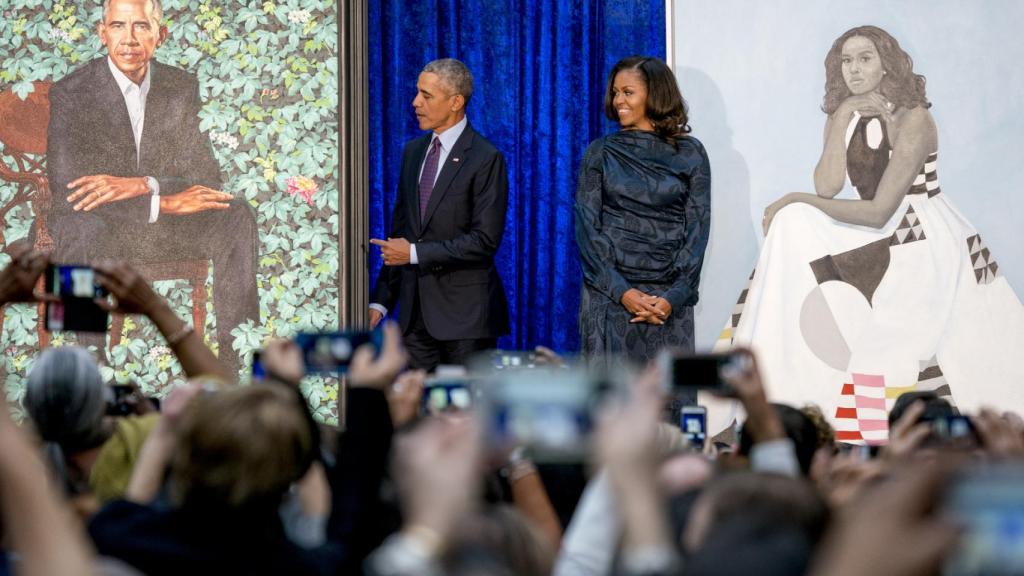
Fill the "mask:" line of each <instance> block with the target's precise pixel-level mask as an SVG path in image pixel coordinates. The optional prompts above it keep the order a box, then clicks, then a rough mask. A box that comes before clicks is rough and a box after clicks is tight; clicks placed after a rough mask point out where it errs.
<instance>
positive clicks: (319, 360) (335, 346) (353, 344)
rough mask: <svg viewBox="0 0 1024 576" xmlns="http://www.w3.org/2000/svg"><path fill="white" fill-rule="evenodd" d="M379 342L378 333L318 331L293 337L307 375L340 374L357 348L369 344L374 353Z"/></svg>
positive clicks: (344, 370) (379, 333)
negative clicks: (300, 351) (299, 350)
mask: <svg viewBox="0 0 1024 576" xmlns="http://www.w3.org/2000/svg"><path fill="white" fill-rule="evenodd" d="M381 340H382V336H381V332H380V330H374V331H373V332H321V333H303V334H299V335H297V336H296V337H295V344H297V345H298V346H299V348H300V349H301V350H302V358H303V361H304V363H305V365H306V373H307V374H324V373H337V374H344V373H346V372H348V365H349V363H351V362H352V355H353V354H355V351H356V350H358V349H359V347H360V346H362V345H363V344H370V345H372V346H373V348H374V350H375V353H376V351H379V350H380V346H381Z"/></svg>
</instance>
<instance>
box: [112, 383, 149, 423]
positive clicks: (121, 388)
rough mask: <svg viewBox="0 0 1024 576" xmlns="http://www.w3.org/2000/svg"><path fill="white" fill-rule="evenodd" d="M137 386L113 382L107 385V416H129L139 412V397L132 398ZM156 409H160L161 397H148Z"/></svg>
mask: <svg viewBox="0 0 1024 576" xmlns="http://www.w3.org/2000/svg"><path fill="white" fill-rule="evenodd" d="M136 389H137V385H136V386H129V385H127V384H111V385H109V386H107V389H106V393H105V399H106V401H107V416H129V415H131V414H135V413H136V412H137V408H138V403H139V401H140V400H139V399H137V398H132V397H131V396H132V393H133V392H134V391H135V390H136ZM145 400H148V401H149V403H150V404H152V405H153V407H154V408H155V409H156V410H160V399H159V398H157V397H155V396H150V397H148V398H146V399H145Z"/></svg>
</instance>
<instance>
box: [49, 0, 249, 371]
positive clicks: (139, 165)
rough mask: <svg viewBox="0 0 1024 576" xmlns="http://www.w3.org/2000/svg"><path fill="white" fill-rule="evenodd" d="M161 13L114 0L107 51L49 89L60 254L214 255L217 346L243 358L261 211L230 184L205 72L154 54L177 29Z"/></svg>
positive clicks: (144, 259)
mask: <svg viewBox="0 0 1024 576" xmlns="http://www.w3.org/2000/svg"><path fill="white" fill-rule="evenodd" d="M162 12H163V11H162V8H161V5H160V1H159V0H107V1H106V2H105V3H104V7H103V21H102V22H99V23H98V24H97V25H96V32H97V34H98V35H99V39H100V42H101V44H102V45H103V46H104V48H105V52H106V55H105V56H102V57H100V58H97V59H95V60H92V61H90V62H86V63H85V64H83V65H81V66H80V67H79V68H77V69H75V70H74V71H72V72H70V73H69V74H68V75H67V76H65V77H64V78H63V79H61V80H60V81H58V82H56V83H55V84H54V85H53V87H52V89H51V91H50V101H51V116H50V125H49V138H48V150H47V163H48V171H49V179H50V187H51V191H52V193H53V205H52V208H51V213H50V226H51V229H52V231H53V235H54V239H55V244H56V246H55V255H54V256H55V259H56V260H57V261H60V262H65V263H77V264H87V263H91V262H95V261H98V260H103V259H124V260H128V261H130V262H137V263H160V262H172V261H181V260H197V259H209V260H212V261H213V305H214V312H215V314H216V319H217V342H218V344H219V354H220V357H221V359H222V361H224V362H225V363H226V364H227V365H229V366H230V367H232V368H235V369H237V368H238V365H239V359H238V357H237V354H236V352H235V351H234V350H233V348H232V346H231V342H232V339H231V330H232V329H233V328H234V327H236V326H238V325H239V324H240V323H242V322H245V321H246V320H248V319H256V320H258V319H259V301H258V299H257V293H256V270H255V266H256V250H257V227H256V220H255V217H254V214H253V211H252V209H251V207H250V206H249V205H248V204H247V203H246V202H245V200H244V199H243V198H235V197H234V196H232V195H231V194H228V193H225V192H224V191H223V190H222V182H221V174H220V169H219V166H218V163H217V161H216V159H215V158H214V157H213V153H212V148H211V145H210V140H209V137H208V135H207V134H205V133H204V132H202V131H201V130H200V128H199V109H200V107H201V105H202V102H201V101H200V98H199V84H198V80H197V78H196V77H195V76H194V75H192V74H191V73H189V72H186V71H184V70H181V69H178V68H175V67H172V66H168V65H165V64H162V63H160V62H157V61H156V60H155V59H154V55H155V53H156V52H157V49H158V48H159V47H160V45H161V44H162V43H163V42H164V40H165V39H166V38H167V34H168V31H167V28H166V27H164V26H162V25H161V22H162V18H163V13H162Z"/></svg>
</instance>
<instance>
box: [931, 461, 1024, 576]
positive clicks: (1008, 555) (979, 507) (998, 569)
mask: <svg viewBox="0 0 1024 576" xmlns="http://www.w3.org/2000/svg"><path fill="white" fill-rule="evenodd" d="M972 466H973V467H972V468H970V469H967V470H965V471H964V472H963V473H962V474H960V475H958V476H956V477H955V478H954V480H953V481H952V484H951V486H950V487H949V488H948V489H947V491H946V495H945V501H944V503H943V510H944V514H945V516H946V517H947V518H948V519H949V520H950V521H952V522H953V524H955V525H956V526H957V527H958V528H959V530H960V539H959V544H958V545H957V547H956V550H955V552H954V553H953V554H952V555H951V556H950V559H949V560H948V561H947V564H946V566H945V570H944V571H943V574H945V575H948V576H964V575H968V574H1024V464H1022V463H1020V462H1003V463H999V464H989V465H982V464H980V463H972Z"/></svg>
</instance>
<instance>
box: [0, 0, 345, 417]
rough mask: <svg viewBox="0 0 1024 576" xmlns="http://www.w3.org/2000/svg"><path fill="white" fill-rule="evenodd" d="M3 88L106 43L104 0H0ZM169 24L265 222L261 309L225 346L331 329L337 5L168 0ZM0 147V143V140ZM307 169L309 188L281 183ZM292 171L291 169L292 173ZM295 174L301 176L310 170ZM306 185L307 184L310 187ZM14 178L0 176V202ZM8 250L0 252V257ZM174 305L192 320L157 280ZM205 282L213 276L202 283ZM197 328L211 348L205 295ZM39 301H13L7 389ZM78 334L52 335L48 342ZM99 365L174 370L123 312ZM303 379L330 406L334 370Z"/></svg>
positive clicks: (147, 329) (165, 51)
mask: <svg viewBox="0 0 1024 576" xmlns="http://www.w3.org/2000/svg"><path fill="white" fill-rule="evenodd" d="M0 7H2V8H0V9H2V14H0V65H2V69H0V89H7V88H12V89H13V90H14V91H15V92H16V93H18V94H19V95H20V96H23V97H24V96H25V95H27V94H28V93H29V92H31V90H32V82H33V81H36V80H49V81H54V80H58V79H60V78H62V77H64V75H65V74H67V73H68V72H69V71H71V70H74V69H75V68H76V67H77V66H78V65H80V64H81V63H83V62H86V61H88V60H91V59H92V58H95V57H97V56H100V55H101V54H103V53H102V52H101V46H100V43H99V40H98V39H97V37H96V33H95V23H96V22H98V21H99V20H100V18H101V14H102V1H101V0H85V1H82V0H6V1H4V2H2V3H0ZM163 7H164V23H165V24H166V25H167V26H168V29H169V37H168V39H167V42H165V43H164V44H163V45H162V46H161V47H160V48H159V49H158V50H157V52H156V59H157V60H159V61H161V62H164V63H167V64H171V65H174V66H178V67H180V68H184V69H186V70H189V71H190V72H192V73H194V74H196V75H197V76H198V77H199V83H200V92H201V96H202V98H203V101H204V103H205V104H204V106H203V110H202V113H201V122H202V128H203V129H204V130H208V131H209V133H210V137H211V140H212V142H213V148H214V151H215V155H216V157H217V160H218V161H219V162H220V165H221V171H222V174H223V177H224V182H225V190H226V191H227V192H230V193H232V194H235V195H236V196H244V197H245V198H246V199H247V200H248V201H249V202H250V203H251V204H252V206H253V207H254V208H255V209H256V212H257V214H258V221H259V227H260V247H259V254H260V261H259V268H258V275H257V279H258V282H259V294H260V309H261V314H260V322H259V324H258V325H254V324H252V323H249V324H245V325H242V326H239V327H238V328H237V329H235V330H234V331H233V332H232V334H233V335H234V347H235V348H236V349H237V350H239V351H240V352H242V353H243V354H248V353H249V352H251V351H253V350H255V349H258V348H260V347H261V346H262V344H263V343H264V342H265V341H266V340H267V339H268V338H271V337H275V336H280V337H289V336H292V335H293V334H294V333H295V332H297V331H299V330H306V329H309V330H323V329H330V328H334V327H335V326H336V324H337V318H338V290H337V274H338V244H337V240H336V239H337V235H338V191H337V182H338V155H337V149H338V146H337V144H338V135H337V117H336V110H337V104H338V92H337V86H338V83H337V71H338V62H337V13H336V5H335V1H334V0H319V1H309V0H277V1H266V2H263V1H240V0H233V1H222V2H215V1H212V0H164V2H163ZM0 154H2V151H0ZM298 178H308V179H309V181H311V182H312V183H313V184H315V185H316V191H315V192H313V194H312V195H311V196H309V198H308V201H307V199H306V198H305V197H304V196H303V195H302V194H294V192H295V190H294V188H293V190H292V192H293V193H292V194H290V193H289V186H288V182H289V180H290V179H298ZM291 181H292V182H293V183H294V182H296V180H291ZM309 181H305V180H301V181H300V182H309ZM306 188H307V189H309V186H308V185H307V186H306ZM14 192H15V189H14V187H13V186H10V185H8V184H6V183H0V204H3V203H6V202H7V201H8V200H9V199H10V198H11V197H12V196H13V194H14ZM31 223H32V214H31V210H30V209H29V207H28V206H23V207H21V208H19V209H17V210H14V211H12V212H11V213H9V214H8V216H7V218H6V221H5V222H3V225H4V233H5V235H6V238H7V241H8V243H10V242H13V241H16V240H17V239H19V238H23V237H25V236H26V235H27V234H28V231H29V227H30V225H31ZM7 260H8V257H7V256H6V255H3V254H0V266H2V265H6V264H7ZM157 289H158V291H159V292H160V293H161V294H163V295H165V296H167V297H168V299H169V300H170V301H171V303H172V304H173V305H174V307H175V309H176V310H177V312H178V314H179V315H180V316H181V317H182V318H185V319H188V320H189V321H191V317H192V316H191V295H190V288H189V286H188V284H187V283H186V282H184V281H181V282H161V283H158V285H157ZM207 290H209V284H207ZM209 297H210V302H209V303H208V305H207V308H208V315H207V323H206V326H205V327H204V330H203V333H204V336H205V337H206V340H207V343H208V344H210V345H211V346H212V347H214V348H216V339H215V338H214V337H213V335H214V334H215V319H214V316H213V306H214V304H215V303H213V301H212V294H209ZM35 325H36V308H35V307H34V306H27V305H18V306H8V307H7V311H6V321H5V323H4V333H3V335H2V339H3V340H2V342H3V348H4V350H3V369H4V374H5V377H4V378H5V383H6V386H7V395H8V397H9V398H10V399H12V400H17V399H20V397H21V395H22V394H23V390H24V382H25V378H26V375H27V374H28V371H29V370H30V369H31V366H32V362H33V359H34V358H35V356H36V354H37V353H38V345H37V335H36V331H35ZM73 341H74V336H73V335H71V334H61V333H57V334H54V335H53V341H52V342H53V345H55V346H60V345H63V344H67V343H71V342H73ZM103 372H104V376H105V377H106V378H107V379H109V380H112V381H117V382H125V381H127V380H129V379H131V380H135V381H136V382H138V383H139V384H140V385H141V386H142V388H143V389H144V390H145V391H146V392H148V393H153V394H158V395H162V394H163V393H165V392H166V390H167V388H168V386H170V385H172V384H173V383H174V382H175V381H178V380H181V379H182V374H181V371H180V367H179V366H178V364H177V362H175V361H174V360H173V358H172V356H171V355H170V351H169V350H168V349H167V348H166V346H164V342H163V340H162V338H161V337H160V335H159V333H158V332H157V331H156V329H155V328H154V327H153V326H152V325H151V324H150V323H149V322H148V321H147V320H145V319H142V318H136V317H130V318H127V319H126V321H125V325H124V331H123V339H122V340H121V344H120V345H119V346H117V347H115V348H114V350H113V351H112V352H111V353H110V354H109V366H105V367H103ZM304 392H305V393H306V395H307V397H308V398H309V400H310V404H311V406H313V407H314V409H315V410H316V412H317V415H318V417H320V418H321V419H323V420H325V421H334V420H335V418H336V408H335V402H334V401H335V400H336V399H337V393H338V389H337V383H336V382H335V381H331V380H324V379H318V378H308V379H307V382H305V383H304Z"/></svg>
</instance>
